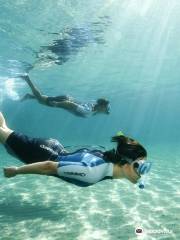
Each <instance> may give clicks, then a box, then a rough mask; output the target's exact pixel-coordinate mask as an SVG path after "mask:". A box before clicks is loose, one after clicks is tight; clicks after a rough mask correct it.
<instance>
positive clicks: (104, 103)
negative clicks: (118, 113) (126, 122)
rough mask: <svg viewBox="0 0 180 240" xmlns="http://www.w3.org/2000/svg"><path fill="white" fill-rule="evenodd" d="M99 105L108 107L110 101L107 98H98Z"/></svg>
mask: <svg viewBox="0 0 180 240" xmlns="http://www.w3.org/2000/svg"><path fill="white" fill-rule="evenodd" d="M97 104H98V105H101V106H107V105H108V104H109V101H108V100H107V99H105V98H98V100H97Z"/></svg>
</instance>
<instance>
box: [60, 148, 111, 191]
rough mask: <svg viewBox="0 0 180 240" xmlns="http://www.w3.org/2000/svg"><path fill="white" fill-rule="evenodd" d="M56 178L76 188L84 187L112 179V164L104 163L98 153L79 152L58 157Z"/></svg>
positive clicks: (100, 154)
mask: <svg viewBox="0 0 180 240" xmlns="http://www.w3.org/2000/svg"><path fill="white" fill-rule="evenodd" d="M57 160H58V161H59V164H58V170H57V172H58V176H59V177H60V178H62V179H63V180H65V181H67V182H70V183H73V184H75V185H77V186H81V187H86V186H90V185H92V184H94V183H97V182H99V181H102V180H105V179H112V176H113V164H112V163H110V162H106V161H105V160H104V159H103V158H102V153H100V152H99V151H89V150H87V149H86V150H85V149H83V150H79V151H77V152H75V153H72V154H68V155H64V156H63V155H59V156H58V159H57Z"/></svg>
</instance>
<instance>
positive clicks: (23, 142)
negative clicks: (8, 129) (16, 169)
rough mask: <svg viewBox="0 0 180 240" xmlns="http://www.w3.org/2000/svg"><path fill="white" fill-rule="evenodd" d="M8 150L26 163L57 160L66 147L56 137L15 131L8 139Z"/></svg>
mask: <svg viewBox="0 0 180 240" xmlns="http://www.w3.org/2000/svg"><path fill="white" fill-rule="evenodd" d="M5 147H6V149H7V151H8V152H9V153H10V154H11V155H13V156H15V157H17V158H18V159H20V160H21V161H22V162H24V163H27V164H29V163H34V162H43V161H46V160H52V161H56V159H57V157H58V155H60V154H63V153H64V152H66V151H65V149H64V147H63V146H62V145H61V144H60V143H59V141H58V140H56V139H52V138H49V139H43V138H31V137H28V136H26V135H24V134H21V133H16V132H13V133H11V134H10V136H9V137H8V139H7V140H6V144H5Z"/></svg>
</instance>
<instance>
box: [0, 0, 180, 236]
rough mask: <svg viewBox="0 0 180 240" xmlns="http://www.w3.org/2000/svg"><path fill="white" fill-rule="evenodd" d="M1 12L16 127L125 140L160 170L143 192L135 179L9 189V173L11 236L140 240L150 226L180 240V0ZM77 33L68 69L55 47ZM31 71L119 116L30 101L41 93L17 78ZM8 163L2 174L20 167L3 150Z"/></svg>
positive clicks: (46, 180)
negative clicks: (105, 104) (104, 101)
mask: <svg viewBox="0 0 180 240" xmlns="http://www.w3.org/2000/svg"><path fill="white" fill-rule="evenodd" d="M0 7H1V8H0V40H1V42H0V110H1V111H2V112H3V113H4V115H5V117H6V119H7V124H8V125H9V126H10V127H11V128H12V129H15V130H16V131H20V132H23V133H25V134H28V135H30V136H37V137H40V136H41V137H53V138H57V139H59V140H60V141H61V142H62V144H64V145H65V146H67V145H83V144H90V145H99V144H100V145H103V146H105V147H106V148H110V147H112V146H113V144H112V143H110V138H111V136H113V135H114V134H115V133H116V132H117V131H119V130H122V131H123V132H124V133H125V134H127V135H129V136H131V137H133V138H135V139H137V140H138V141H140V142H141V143H142V144H143V145H144V146H145V147H146V148H147V151H148V158H149V159H150V160H151V161H153V169H152V172H151V174H150V176H149V178H150V179H149V182H148V186H147V189H146V190H144V191H143V192H142V191H140V190H139V189H137V187H136V186H133V185H132V184H131V183H128V182H127V181H124V180H120V181H114V182H107V181H106V182H103V183H99V184H97V185H95V186H92V187H90V188H87V189H79V188H76V187H73V186H71V185H69V184H67V183H63V182H60V181H59V180H57V179H53V178H52V177H44V176H18V177H17V178H14V179H13V180H12V179H8V180H7V179H5V178H4V177H3V174H2V172H1V190H0V195H1V197H0V224H1V232H2V233H1V238H2V239H24V238H26V239H68V240H69V239H80V240H81V239H85V240H89V239H98V240H100V239H112V240H116V239H123V240H125V239H136V238H137V236H136V234H135V233H134V230H135V228H136V227H141V228H143V229H144V230H158V229H166V230H171V232H170V233H166V234H157V233H156V234H152V233H151V234H144V236H142V237H141V238H142V239H143V238H144V239H179V238H180V231H179V228H180V226H179V222H180V191H179V186H180V174H179V169H180V161H179V158H180V150H179V146H180V132H179V119H180V110H179V102H180V83H179V81H180V80H179V76H180V68H179V65H180V42H179V35H180V30H179V25H180V15H179V12H180V3H179V1H178V0H171V1H170V0H167V1H166V2H165V1H163V0H157V1H153V0H144V1H141V0H134V1H128V0H123V1H113V0H108V1H102V0H96V1H95V0H91V1H82V0H81V1H80V0H69V1H64V0H58V1H57V0H54V1H50V0H48V1H43V0H41V1H38V2H37V1H35V0H32V1H25V0H16V1H10V0H7V1H2V0H1V1H0ZM72 29H73V31H74V34H75V35H73V36H71V37H72V38H70V40H68V41H66V43H65V45H63V46H64V49H65V50H66V51H63V52H62V51H61V63H60V64H57V63H56V62H55V61H52V59H49V58H48V57H47V56H49V54H50V55H51V57H52V58H53V59H54V58H57V57H58V55H57V54H55V53H53V52H49V51H47V46H52V43H53V42H55V41H57V40H59V39H61V40H63V39H66V37H69V36H70V35H69V32H70V31H71V30H72ZM73 39H74V40H73ZM77 39H80V41H79V42H77ZM75 41H76V42H75ZM73 43H75V45H73ZM67 44H68V45H67ZM72 45H73V46H72ZM45 46H46V47H45ZM30 68H32V69H31V70H30V77H31V79H32V81H33V82H34V83H35V84H36V85H37V86H38V87H39V88H40V89H41V91H42V92H43V93H44V94H47V95H51V96H55V95H61V94H70V95H72V96H74V97H76V98H77V99H78V100H82V101H88V100H92V99H97V98H99V97H106V98H108V99H109V100H110V102H111V114H110V115H109V116H105V115H97V116H94V117H89V118H87V119H83V118H78V117H76V116H73V115H71V114H70V113H68V112H66V111H64V110H61V109H55V108H50V107H46V106H42V105H40V104H38V103H37V102H36V101H24V102H20V98H21V97H22V96H23V95H24V94H26V93H27V92H30V90H29V88H28V86H27V84H26V83H25V82H24V81H23V80H22V79H20V78H16V76H17V75H18V74H21V73H24V72H27V71H29V69H30ZM0 156H1V161H0V166H1V168H2V167H3V166H9V165H19V164H20V163H19V162H18V160H15V159H14V158H12V157H11V156H8V155H7V154H6V152H5V150H4V149H3V147H1V149H0ZM15 231H16V235H14V234H15ZM25 236H26V237H25Z"/></svg>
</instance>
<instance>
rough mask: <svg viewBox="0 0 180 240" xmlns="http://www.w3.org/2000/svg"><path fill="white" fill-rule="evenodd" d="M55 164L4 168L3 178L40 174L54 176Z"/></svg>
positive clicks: (42, 163)
mask: <svg viewBox="0 0 180 240" xmlns="http://www.w3.org/2000/svg"><path fill="white" fill-rule="evenodd" d="M57 166H58V163H57V162H53V161H45V162H37V163H32V164H27V165H24V166H21V167H7V168H4V176H5V177H14V176H16V175H18V174H42V175H54V174H55V175H56V174H57Z"/></svg>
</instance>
